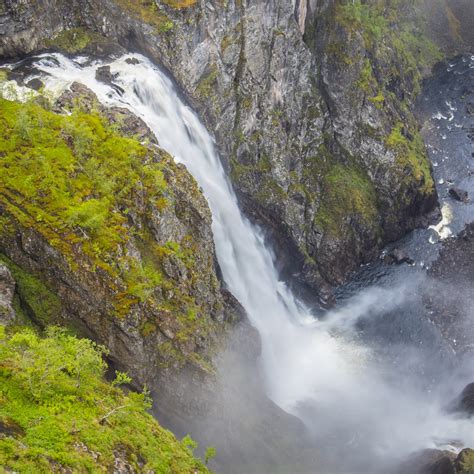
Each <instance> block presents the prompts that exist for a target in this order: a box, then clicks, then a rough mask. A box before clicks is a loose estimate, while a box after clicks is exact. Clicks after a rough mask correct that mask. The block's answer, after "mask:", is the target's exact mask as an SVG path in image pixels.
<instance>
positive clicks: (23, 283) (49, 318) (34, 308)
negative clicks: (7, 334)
mask: <svg viewBox="0 0 474 474" xmlns="http://www.w3.org/2000/svg"><path fill="white" fill-rule="evenodd" d="M0 262H1V263H4V264H6V265H7V266H8V268H9V269H10V271H11V273H12V275H13V278H14V279H15V282H16V294H17V297H18V299H15V301H14V309H15V311H16V312H18V313H19V315H20V317H21V316H22V315H23V311H24V309H26V311H28V312H30V313H32V314H31V316H32V317H33V319H34V320H35V321H36V322H38V323H39V324H41V325H42V326H45V325H47V324H51V323H52V322H54V321H56V320H57V318H58V317H59V315H60V313H61V302H60V300H59V298H58V296H57V295H56V294H55V293H54V292H53V291H52V290H51V289H50V288H48V286H46V284H45V283H43V282H42V281H41V280H40V279H39V278H38V277H36V276H35V275H33V274H31V273H29V272H26V271H24V270H23V269H22V268H20V267H19V266H18V265H15V264H14V263H13V262H12V261H11V260H10V259H9V258H7V257H6V256H5V255H3V254H1V253H0Z"/></svg>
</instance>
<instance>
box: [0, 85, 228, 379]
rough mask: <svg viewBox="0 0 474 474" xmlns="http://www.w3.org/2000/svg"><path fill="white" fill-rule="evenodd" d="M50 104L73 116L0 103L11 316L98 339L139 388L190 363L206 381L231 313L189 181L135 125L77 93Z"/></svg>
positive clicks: (200, 203)
mask: <svg viewBox="0 0 474 474" xmlns="http://www.w3.org/2000/svg"><path fill="white" fill-rule="evenodd" d="M78 102H79V103H80V108H79V109H77V107H75V106H74V104H77V103H78ZM53 108H54V109H55V110H61V111H62V112H64V111H67V110H73V113H72V115H71V116H66V115H61V114H57V113H55V112H53V111H49V110H46V109H44V108H43V107H41V106H40V105H36V104H17V103H15V102H9V101H6V100H2V110H1V112H0V114H1V120H2V130H1V133H2V140H1V141H2V168H1V171H0V174H1V180H2V184H1V188H0V189H1V198H0V219H1V222H2V229H1V243H0V251H1V253H2V254H3V257H2V258H3V259H4V261H5V263H7V265H8V264H9V266H11V270H12V272H13V274H14V276H16V279H17V280H18V287H19V290H18V296H19V298H20V301H19V307H20V308H21V310H22V311H23V312H24V313H26V314H27V315H29V316H30V317H31V318H32V319H33V320H34V321H35V322H36V323H38V324H39V325H40V326H45V325H50V324H56V323H62V324H65V325H73V326H76V327H77V328H78V329H79V331H80V332H83V333H85V334H86V335H93V336H94V338H95V339H96V340H98V341H99V342H100V343H103V344H105V345H106V346H107V347H108V348H109V349H110V355H111V357H112V358H113V360H115V361H116V362H117V363H122V364H126V365H127V368H128V370H130V371H131V372H132V373H133V374H134V378H135V379H136V382H137V383H138V384H139V385H141V384H143V383H146V382H148V381H149V380H151V379H152V376H154V375H155V374H156V373H157V372H160V373H163V374H165V373H166V372H167V370H168V369H170V368H172V369H175V370H176V369H179V368H180V367H182V366H184V365H185V364H192V365H194V366H196V367H198V368H199V369H200V370H202V371H204V372H206V371H212V365H211V362H210V360H211V356H212V350H213V348H214V347H215V346H216V345H217V339H218V337H217V336H218V335H221V334H222V333H223V332H224V330H225V321H226V320H232V318H233V314H234V313H236V309H235V308H234V309H233V308H232V307H231V304H227V303H226V301H225V300H224V297H223V294H222V290H221V287H220V283H219V281H218V278H217V275H216V263H215V262H216V260H215V254H214V245H213V241H212V232H211V227H210V224H211V215H210V211H209V208H208V206H207V203H206V201H205V199H204V197H203V195H202V194H201V192H200V191H199V189H198V187H197V185H196V183H195V181H194V179H193V178H192V177H191V176H190V175H189V173H188V172H187V171H186V170H185V169H184V167H183V166H180V165H176V164H174V161H173V160H172V158H171V157H170V156H169V155H167V154H166V153H165V152H164V151H163V150H161V149H160V148H158V147H157V146H156V144H154V142H155V139H154V137H153V136H152V135H151V132H149V130H148V129H147V127H146V126H145V124H144V123H143V122H142V121H141V120H139V119H137V118H136V117H134V116H133V115H131V114H130V113H129V112H128V111H126V110H124V109H118V108H114V109H103V108H101V106H100V105H99V104H98V103H97V101H96V99H95V97H94V96H93V94H92V93H91V92H90V91H88V89H86V88H84V87H83V86H80V85H78V84H75V85H73V87H72V90H71V91H68V92H66V93H64V94H63V95H62V96H61V97H60V98H59V99H58V101H57V102H56V103H55V104H54V106H53ZM93 110H99V111H100V112H99V113H97V112H94V111H93ZM117 127H118V129H119V131H120V132H117ZM119 133H120V134H119ZM131 136H133V137H134V138H128V137H131ZM137 137H140V139H141V140H142V141H143V140H148V142H149V143H150V144H149V145H142V144H141V143H140V142H139V141H137Z"/></svg>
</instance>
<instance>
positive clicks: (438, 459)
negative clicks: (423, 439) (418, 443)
mask: <svg viewBox="0 0 474 474" xmlns="http://www.w3.org/2000/svg"><path fill="white" fill-rule="evenodd" d="M455 459H456V455H455V454H454V453H452V452H450V451H441V450H439V449H425V450H423V451H421V452H417V453H414V454H413V455H412V456H410V457H409V458H408V459H407V460H406V461H405V462H404V463H402V464H401V465H400V466H399V468H398V470H397V471H396V472H397V474H456V471H455V468H454V460H455Z"/></svg>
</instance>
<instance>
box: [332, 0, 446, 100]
mask: <svg viewBox="0 0 474 474" xmlns="http://www.w3.org/2000/svg"><path fill="white" fill-rule="evenodd" d="M412 9H413V2H411V1H409V0H395V1H387V0H367V1H361V0H354V1H352V0H351V1H347V2H344V3H339V4H338V5H337V7H336V20H337V21H338V23H339V24H341V25H342V26H343V27H344V28H345V29H346V30H347V31H348V32H349V35H350V36H349V37H351V36H352V35H354V34H357V33H359V34H361V35H362V37H363V40H364V47H365V49H366V51H367V52H368V54H369V57H371V58H372V59H374V58H375V59H376V60H377V61H375V62H374V61H370V60H369V58H366V59H365V61H364V67H363V68H362V70H361V75H360V79H359V82H358V85H359V87H360V88H361V89H362V90H364V91H366V92H367V93H374V95H375V97H373V99H375V98H380V97H382V96H383V95H384V92H383V89H384V88H385V87H386V86H387V84H389V83H390V81H392V80H394V79H395V80H399V79H402V80H403V81H405V80H408V81H409V87H407V88H406V89H408V90H410V89H412V90H413V92H414V94H415V95H416V94H417V93H418V92H419V90H420V84H421V80H422V75H421V71H422V69H424V68H430V67H432V66H433V65H434V64H435V63H436V62H437V61H439V60H440V59H442V54H441V52H440V51H439V49H438V48H437V47H436V46H435V45H434V43H433V42H432V41H430V40H429V39H428V38H427V37H426V36H425V34H424V31H423V28H424V27H423V25H420V23H419V18H418V17H416V15H414V14H413V12H412ZM410 12H411V13H410ZM335 48H336V46H335V44H334V43H333V42H332V43H330V44H329V46H328V52H329V53H330V54H331V51H332V50H334V49H335ZM339 49H340V50H341V51H337V54H333V56H334V57H335V58H336V59H337V58H338V57H343V58H345V59H344V61H341V62H342V63H343V64H345V65H346V66H347V65H348V63H347V61H349V63H350V64H353V63H354V61H355V58H350V57H349V56H348V55H347V54H346V53H344V49H345V48H344V45H343V44H339V46H338V48H336V50H339ZM371 62H372V64H376V63H382V64H383V63H385V65H389V64H390V63H391V64H392V66H391V67H390V68H389V70H383V71H381V74H380V77H383V83H381V84H377V80H376V78H375V76H374V71H373V70H372V66H371ZM395 64H396V66H395ZM372 102H374V104H375V105H376V106H378V107H382V101H380V100H372Z"/></svg>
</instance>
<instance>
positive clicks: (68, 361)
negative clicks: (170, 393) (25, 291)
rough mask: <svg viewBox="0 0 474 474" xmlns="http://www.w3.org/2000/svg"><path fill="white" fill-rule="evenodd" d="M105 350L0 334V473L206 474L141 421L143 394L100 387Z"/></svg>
mask: <svg viewBox="0 0 474 474" xmlns="http://www.w3.org/2000/svg"><path fill="white" fill-rule="evenodd" d="M104 354H105V348H104V347H101V346H97V345H95V344H94V343H93V342H91V341H89V340H87V339H77V338H75V337H74V336H70V335H67V334H66V333H65V332H64V331H62V330H59V329H57V328H56V329H49V330H48V332H47V334H46V336H45V337H38V336H37V335H36V334H35V333H34V332H33V331H31V330H28V329H24V330H21V331H19V332H16V333H14V334H9V335H6V334H5V330H4V327H3V326H0V381H1V384H0V387H1V388H0V400H1V402H2V403H1V405H0V465H1V466H2V468H3V469H5V470H6V471H7V472H11V471H14V472H37V473H47V472H112V471H113V472H145V471H146V472H156V473H163V474H165V473H172V472H174V473H183V474H184V473H189V474H191V473H193V474H195V473H198V472H208V470H207V469H206V468H205V467H204V465H203V464H202V463H201V462H200V461H198V460H197V459H194V458H193V456H192V450H191V448H192V447H193V446H194V443H193V441H192V440H191V439H190V438H186V439H183V441H182V442H181V443H179V442H178V441H177V440H176V438H175V437H174V436H173V435H172V434H171V433H170V432H168V431H166V430H164V429H163V428H162V427H161V426H160V425H159V424H158V423H157V422H156V421H155V420H154V419H153V418H152V417H151V415H149V414H148V413H147V411H146V410H147V408H149V406H150V400H149V398H148V397H147V394H146V393H145V394H144V393H134V392H128V394H127V395H125V394H124V393H123V392H122V390H120V389H119V388H118V385H120V384H122V383H126V382H128V381H129V380H130V379H129V378H128V377H126V376H125V375H124V374H123V373H118V374H117V377H116V379H115V380H114V381H113V382H112V383H107V382H105V380H104V379H103V376H104V371H105V368H106V364H105V363H104V362H103V359H102V356H103V355H104Z"/></svg>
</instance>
